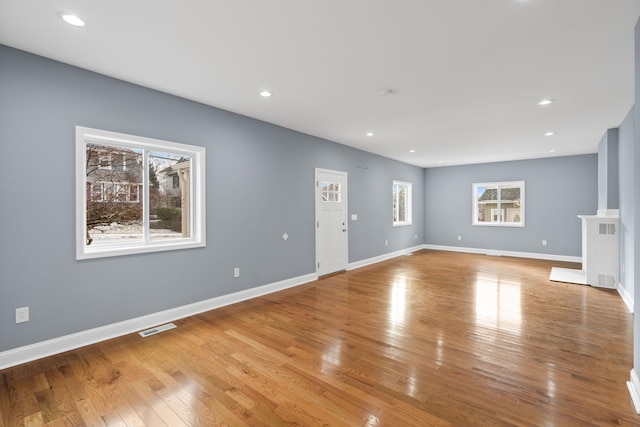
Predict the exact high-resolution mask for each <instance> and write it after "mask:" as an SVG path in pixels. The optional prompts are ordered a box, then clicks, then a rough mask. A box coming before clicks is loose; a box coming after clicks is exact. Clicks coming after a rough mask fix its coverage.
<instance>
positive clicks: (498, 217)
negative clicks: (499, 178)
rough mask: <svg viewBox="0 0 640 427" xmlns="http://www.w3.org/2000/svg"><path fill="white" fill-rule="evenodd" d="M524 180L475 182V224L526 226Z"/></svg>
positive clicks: (473, 222) (473, 221)
mask: <svg viewBox="0 0 640 427" xmlns="http://www.w3.org/2000/svg"><path fill="white" fill-rule="evenodd" d="M524 212H525V210H524V181H509V182H485V183H476V184H473V220H472V224H473V225H490V226H496V225H497V226H510V227H524Z"/></svg>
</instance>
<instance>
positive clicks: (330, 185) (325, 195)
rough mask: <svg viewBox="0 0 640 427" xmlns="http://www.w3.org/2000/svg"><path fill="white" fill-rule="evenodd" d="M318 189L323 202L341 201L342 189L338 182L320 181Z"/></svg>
mask: <svg viewBox="0 0 640 427" xmlns="http://www.w3.org/2000/svg"><path fill="white" fill-rule="evenodd" d="M320 191H321V193H322V201H323V202H340V201H342V189H341V188H340V183H339V182H329V181H322V182H321V183H320Z"/></svg>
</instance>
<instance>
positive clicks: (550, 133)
mask: <svg viewBox="0 0 640 427" xmlns="http://www.w3.org/2000/svg"><path fill="white" fill-rule="evenodd" d="M555 134H556V133H555V132H547V133H545V134H544V136H553V135H555Z"/></svg>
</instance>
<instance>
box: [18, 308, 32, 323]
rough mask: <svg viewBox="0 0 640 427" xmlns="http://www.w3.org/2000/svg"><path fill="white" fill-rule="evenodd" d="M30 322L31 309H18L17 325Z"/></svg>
mask: <svg viewBox="0 0 640 427" xmlns="http://www.w3.org/2000/svg"><path fill="white" fill-rule="evenodd" d="M28 321H29V307H22V308H16V323H24V322H28Z"/></svg>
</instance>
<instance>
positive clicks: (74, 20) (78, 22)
mask: <svg viewBox="0 0 640 427" xmlns="http://www.w3.org/2000/svg"><path fill="white" fill-rule="evenodd" d="M58 17H59V18H60V19H62V20H63V21H64V22H66V23H67V24H69V25H73V26H74V27H84V26H85V23H84V21H83V20H82V19H80V18H79V17H78V16H77V15H74V14H73V13H69V12H63V11H60V12H58Z"/></svg>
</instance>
